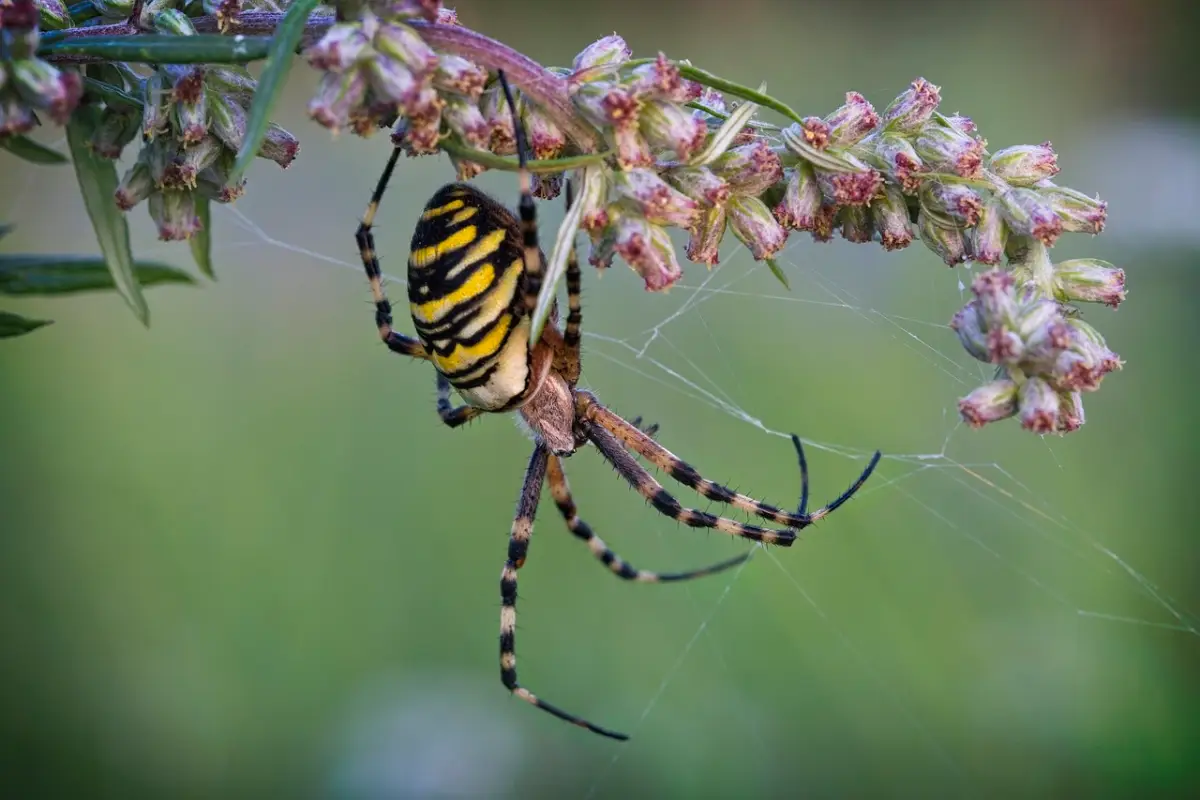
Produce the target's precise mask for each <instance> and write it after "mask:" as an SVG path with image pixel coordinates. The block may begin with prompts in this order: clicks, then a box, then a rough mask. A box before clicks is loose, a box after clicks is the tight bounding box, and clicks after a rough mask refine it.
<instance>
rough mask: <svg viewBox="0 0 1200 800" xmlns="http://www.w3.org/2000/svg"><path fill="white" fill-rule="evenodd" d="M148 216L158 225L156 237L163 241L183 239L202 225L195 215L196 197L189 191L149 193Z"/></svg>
mask: <svg viewBox="0 0 1200 800" xmlns="http://www.w3.org/2000/svg"><path fill="white" fill-rule="evenodd" d="M150 216H151V217H152V218H153V219H154V222H155V223H156V224H157V225H158V238H159V239H161V240H162V241H164V242H176V241H179V242H181V241H185V240H187V239H190V238H192V236H194V235H195V234H196V233H197V232H199V231H200V230H201V229H202V228H203V227H204V226H203V225H202V224H201V223H200V217H199V216H197V215H196V199H195V196H194V195H193V194H192V193H191V192H171V191H168V192H156V193H155V194H152V195H150Z"/></svg>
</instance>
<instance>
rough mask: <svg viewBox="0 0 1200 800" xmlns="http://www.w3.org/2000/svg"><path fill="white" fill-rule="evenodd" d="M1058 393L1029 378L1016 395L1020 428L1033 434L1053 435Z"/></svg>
mask: <svg viewBox="0 0 1200 800" xmlns="http://www.w3.org/2000/svg"><path fill="white" fill-rule="evenodd" d="M1058 407H1059V400H1058V393H1057V392H1055V391H1054V387H1052V386H1051V385H1050V384H1049V383H1048V382H1046V381H1045V380H1043V379H1041V378H1037V377H1031V378H1029V379H1028V380H1026V381H1025V383H1023V384H1021V388H1020V390H1019V391H1018V393H1017V409H1018V412H1019V413H1020V417H1021V427H1022V428H1024V429H1025V430H1027V431H1033V432H1034V433H1053V432H1054V431H1055V429H1056V428H1057V427H1058Z"/></svg>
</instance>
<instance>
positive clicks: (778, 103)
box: [621, 58, 804, 122]
mask: <svg viewBox="0 0 1200 800" xmlns="http://www.w3.org/2000/svg"><path fill="white" fill-rule="evenodd" d="M655 61H657V59H654V58H635V59H633V60H632V61H626V62H625V63H624V64H622V65H621V67H622V68H629V67H640V66H642V65H644V64H653V63H655ZM671 63H672V64H674V65H675V67H676V68H677V69H678V70H679V74H680V75H682V76H683V77H685V78H688V79H690V80H693V81H695V82H696V83H698V84H700V85H701V86H708V87H709V88H711V89H716V90H717V91H719V92H724V93H725V94H728V95H732V96H734V97H740V98H741V99H743V100H749V101H750V102H751V103H757V104H758V105H760V106H763V107H764V108H769V109H771V110H772V111H776V112H778V113H780V114H782V115H783V116H785V117H787V118H788V119H790V120H791V121H792V122H804V117H802V116H800V115H799V114H797V113H796V111H795V110H794V109H793V108H792V107H791V106H789V105H788V104H787V103H784V102H783V101H782V100H776V99H775V98H774V97H771V96H770V95H769V94H764V93H762V92H760V91H758V90H757V89H751V88H750V87H749V86H743V85H742V84H740V83H734V82H733V81H727V80H725V79H724V78H721V77H719V76H717V75H713V74H712V73H711V72H709V71H707V70H703V69H700V68H699V67H693V66H692V65H691V64H688V63H686V62H683V61H672V62H671Z"/></svg>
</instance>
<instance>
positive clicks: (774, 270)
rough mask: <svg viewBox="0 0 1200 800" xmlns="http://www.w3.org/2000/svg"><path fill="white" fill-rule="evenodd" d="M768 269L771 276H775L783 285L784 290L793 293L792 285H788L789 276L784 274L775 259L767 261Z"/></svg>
mask: <svg viewBox="0 0 1200 800" xmlns="http://www.w3.org/2000/svg"><path fill="white" fill-rule="evenodd" d="M767 268H768V269H770V270H771V274H772V275H774V276H775V277H776V278H777V279H778V280H779V282H780V283H782V284H783V288H785V289H787V290H788V291H791V289H792V285H791V284H790V283H788V279H787V275H784V274H783V269H782V268H781V267H780V266H779V262H778V261H776V260H775V259H773V258H768V259H767Z"/></svg>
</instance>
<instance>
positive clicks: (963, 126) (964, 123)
mask: <svg viewBox="0 0 1200 800" xmlns="http://www.w3.org/2000/svg"><path fill="white" fill-rule="evenodd" d="M944 119H945V121H946V123H947V124H949V125H952V126H954V127H955V128H958V129H959V130H960V131H962V132H963V133H965V134H967V135H968V136H973V135H974V134H975V131H976V125H975V120H973V119H971V118H970V117H964V116H963V115H962V114H950V115H949V116H947V117H945V118H944Z"/></svg>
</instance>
